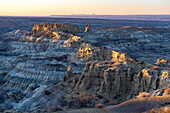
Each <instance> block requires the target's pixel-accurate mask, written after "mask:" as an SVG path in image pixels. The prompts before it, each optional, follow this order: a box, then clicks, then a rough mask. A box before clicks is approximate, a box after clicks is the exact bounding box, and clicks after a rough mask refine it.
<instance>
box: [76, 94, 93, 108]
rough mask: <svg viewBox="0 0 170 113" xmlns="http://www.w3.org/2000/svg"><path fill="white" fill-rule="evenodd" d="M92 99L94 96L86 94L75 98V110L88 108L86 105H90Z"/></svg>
mask: <svg viewBox="0 0 170 113" xmlns="http://www.w3.org/2000/svg"><path fill="white" fill-rule="evenodd" d="M93 98H94V95H87V94H86V92H83V93H82V94H80V95H78V96H76V97H75V99H76V102H77V104H78V106H77V108H82V107H88V105H90V104H92V100H93Z"/></svg>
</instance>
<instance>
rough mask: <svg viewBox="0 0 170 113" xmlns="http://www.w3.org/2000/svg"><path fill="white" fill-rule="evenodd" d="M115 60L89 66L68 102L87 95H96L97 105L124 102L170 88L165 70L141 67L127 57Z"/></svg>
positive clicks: (87, 64) (147, 66)
mask: <svg viewBox="0 0 170 113" xmlns="http://www.w3.org/2000/svg"><path fill="white" fill-rule="evenodd" d="M115 54H116V55H117V54H119V55H120V56H121V54H120V53H118V52H115V51H114V52H113V56H114V55H115ZM122 54H123V53H122ZM113 59H114V61H113V60H111V61H105V62H99V61H90V62H88V63H86V66H85V68H84V71H83V73H82V74H81V77H80V78H79V79H77V78H76V80H74V81H76V83H75V84H74V86H73V90H72V91H71V94H69V95H67V96H66V98H67V99H66V100H69V99H71V98H76V96H78V95H80V94H82V93H83V92H86V95H94V98H93V99H94V100H93V101H94V103H100V102H101V101H103V102H109V101H113V100H117V101H118V102H122V101H125V100H129V99H131V98H133V97H135V96H136V95H138V94H139V92H150V91H154V90H157V89H160V88H164V87H169V85H170V79H169V73H168V71H166V69H165V68H161V67H160V68H159V69H158V68H157V69H155V66H154V65H149V64H141V63H140V62H137V61H135V60H133V59H132V58H129V57H128V56H126V55H125V56H124V54H123V57H118V58H116V57H113ZM153 68H154V69H153ZM164 76H166V77H164Z"/></svg>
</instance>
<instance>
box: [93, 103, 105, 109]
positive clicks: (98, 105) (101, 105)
mask: <svg viewBox="0 0 170 113" xmlns="http://www.w3.org/2000/svg"><path fill="white" fill-rule="evenodd" d="M104 107H105V106H104V105H103V104H102V103H99V104H96V105H95V108H104Z"/></svg>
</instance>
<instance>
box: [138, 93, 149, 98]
mask: <svg viewBox="0 0 170 113" xmlns="http://www.w3.org/2000/svg"><path fill="white" fill-rule="evenodd" d="M149 96H150V94H149V93H147V92H139V95H138V96H137V97H138V98H143V97H149Z"/></svg>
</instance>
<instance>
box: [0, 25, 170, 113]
mask: <svg viewBox="0 0 170 113" xmlns="http://www.w3.org/2000/svg"><path fill="white" fill-rule="evenodd" d="M86 29H87V31H90V30H91V28H90V26H86ZM88 29H89V30H88ZM120 29H125V31H126V32H127V29H128V30H130V31H133V30H134V29H135V28H131V27H122V28H119V29H118V33H117V32H116V31H113V29H110V30H108V29H106V31H103V30H102V31H101V30H98V31H91V32H89V33H88V32H87V33H80V32H81V30H80V28H79V27H78V26H76V25H71V24H54V25H52V24H51V23H43V24H40V25H35V26H34V27H33V29H32V31H31V32H28V31H13V32H10V33H9V34H6V38H8V37H9V38H10V39H14V40H15V41H12V42H10V43H9V45H10V50H8V51H7V52H2V54H3V56H2V57H1V58H2V59H0V62H1V64H0V65H1V68H0V72H1V73H0V75H1V77H0V84H2V86H1V88H2V91H1V92H0V94H2V95H4V97H3V98H4V99H3V100H2V102H1V103H0V107H2V108H7V109H15V110H21V111H29V110H36V109H42V108H45V109H48V108H50V107H51V106H62V107H65V108H81V107H94V106H95V104H98V103H101V102H102V103H108V102H110V101H116V102H117V103H120V102H123V101H126V100H129V99H132V98H134V97H135V96H137V95H138V94H139V92H151V91H154V90H157V89H160V88H167V87H169V86H170V75H169V73H170V72H169V67H168V61H167V60H164V59H159V60H158V61H157V63H155V64H148V63H146V62H144V61H137V60H136V59H134V58H133V57H131V56H130V55H129V54H128V53H126V52H121V51H119V50H126V51H128V52H130V53H131V50H130V49H129V48H130V47H128V46H133V45H134V49H135V50H136V49H139V48H143V47H141V45H148V44H151V45H152V43H151V42H152V41H148V40H151V39H150V38H149V39H147V38H145V40H143V39H142V38H143V37H144V36H145V34H143V32H142V33H141V32H139V33H138V32H136V31H135V32H134V33H132V34H131V35H130V34H124V35H126V36H129V37H130V40H132V39H133V38H134V37H136V38H135V40H136V41H134V42H133V41H132V43H134V44H132V43H128V42H127V40H129V38H128V39H125V37H124V35H123V36H122V34H119V33H120V32H119V30H120ZM136 29H143V28H136ZM136 29H135V30H136ZM107 30H108V31H107ZM115 32H116V33H115ZM107 33H108V34H107ZM112 33H113V35H114V36H117V35H119V36H120V37H116V38H114V36H113V35H111V34H112ZM128 33H129V32H128ZM76 34H77V35H76ZM106 35H109V36H106ZM110 35H111V36H110ZM143 35H144V36H143ZM138 36H142V37H138ZM97 37H98V38H97ZM122 37H124V38H123V39H122ZM146 37H147V36H146ZM108 39H109V40H112V41H113V40H114V43H111V42H109V41H108ZM118 41H120V42H119V43H118ZM96 44H97V46H96ZM112 44H113V45H114V47H113V46H112ZM128 44H129V45H128ZM135 44H137V45H135ZM135 47H137V48H135ZM116 48H119V49H116ZM138 52H139V51H138ZM141 54H142V53H141ZM5 55H6V56H5ZM145 58H146V56H145V57H144V59H145ZM150 59H151V58H150ZM84 101H85V102H84ZM8 103H11V104H8ZM81 105H82V106H81Z"/></svg>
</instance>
